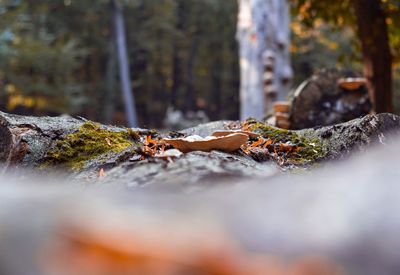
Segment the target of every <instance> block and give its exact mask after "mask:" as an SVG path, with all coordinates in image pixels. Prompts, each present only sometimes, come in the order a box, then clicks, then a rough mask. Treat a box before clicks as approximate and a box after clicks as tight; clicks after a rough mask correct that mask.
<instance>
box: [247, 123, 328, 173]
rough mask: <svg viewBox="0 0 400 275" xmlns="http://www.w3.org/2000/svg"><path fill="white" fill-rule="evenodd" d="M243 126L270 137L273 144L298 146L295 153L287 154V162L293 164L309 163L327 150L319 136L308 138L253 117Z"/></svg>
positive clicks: (319, 157)
mask: <svg viewBox="0 0 400 275" xmlns="http://www.w3.org/2000/svg"><path fill="white" fill-rule="evenodd" d="M244 127H245V128H247V129H249V130H251V131H252V132H255V133H257V134H260V135H261V136H262V137H264V138H269V139H271V140H272V141H273V142H274V143H275V144H286V145H291V146H294V147H296V148H298V150H297V152H296V153H295V154H291V155H287V160H288V163H290V164H295V165H304V164H309V163H312V162H315V161H318V160H322V159H324V158H325V156H326V154H327V150H326V148H325V147H324V144H323V142H322V140H321V139H319V138H309V137H305V136H302V135H300V134H299V133H297V132H296V131H291V130H286V129H281V128H277V127H274V126H271V125H268V124H265V123H262V122H259V121H257V120H254V119H248V120H246V121H245V122H244Z"/></svg>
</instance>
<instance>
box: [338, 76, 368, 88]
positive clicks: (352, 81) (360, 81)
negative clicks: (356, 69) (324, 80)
mask: <svg viewBox="0 0 400 275" xmlns="http://www.w3.org/2000/svg"><path fill="white" fill-rule="evenodd" d="M366 83H367V80H366V79H365V78H364V77H356V78H351V77H350V78H341V79H339V80H338V84H339V87H340V88H342V89H345V90H350V91H354V90H357V89H359V88H360V87H361V86H364V85H365V84H366Z"/></svg>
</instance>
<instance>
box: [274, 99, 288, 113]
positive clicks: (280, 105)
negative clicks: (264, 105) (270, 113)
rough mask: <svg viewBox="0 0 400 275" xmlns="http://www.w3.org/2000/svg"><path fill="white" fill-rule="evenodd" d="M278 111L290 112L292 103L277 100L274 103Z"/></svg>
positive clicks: (275, 109)
mask: <svg viewBox="0 0 400 275" xmlns="http://www.w3.org/2000/svg"><path fill="white" fill-rule="evenodd" d="M273 108H274V111H275V112H276V113H278V112H279V113H289V111H290V103H289V102H288V101H277V102H275V103H274V104H273Z"/></svg>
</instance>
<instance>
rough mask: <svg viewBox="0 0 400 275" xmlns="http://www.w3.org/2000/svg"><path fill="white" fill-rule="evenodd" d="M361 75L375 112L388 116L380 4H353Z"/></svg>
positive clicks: (388, 72) (387, 56)
mask: <svg viewBox="0 0 400 275" xmlns="http://www.w3.org/2000/svg"><path fill="white" fill-rule="evenodd" d="M352 4H353V7H354V10H355V13H356V17H357V27H358V36H359V38H360V41H361V47H362V53H363V60H364V74H365V77H366V78H367V80H368V86H369V90H370V96H371V100H372V102H373V105H374V109H375V111H376V112H378V113H381V112H392V55H391V53H390V46H389V37H388V28H387V24H386V16H385V13H384V11H383V9H382V7H381V4H380V0H353V1H352Z"/></svg>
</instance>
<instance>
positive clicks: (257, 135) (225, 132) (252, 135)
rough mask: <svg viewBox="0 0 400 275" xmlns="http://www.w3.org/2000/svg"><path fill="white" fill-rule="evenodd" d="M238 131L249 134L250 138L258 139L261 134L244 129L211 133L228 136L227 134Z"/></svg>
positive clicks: (215, 135) (217, 135)
mask: <svg viewBox="0 0 400 275" xmlns="http://www.w3.org/2000/svg"><path fill="white" fill-rule="evenodd" d="M237 133H240V134H245V135H248V136H249V138H252V139H257V138H258V137H259V136H260V135H259V134H256V133H253V132H249V131H242V130H221V131H215V132H214V133H212V134H211V136H214V137H224V136H227V135H230V134H237Z"/></svg>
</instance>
